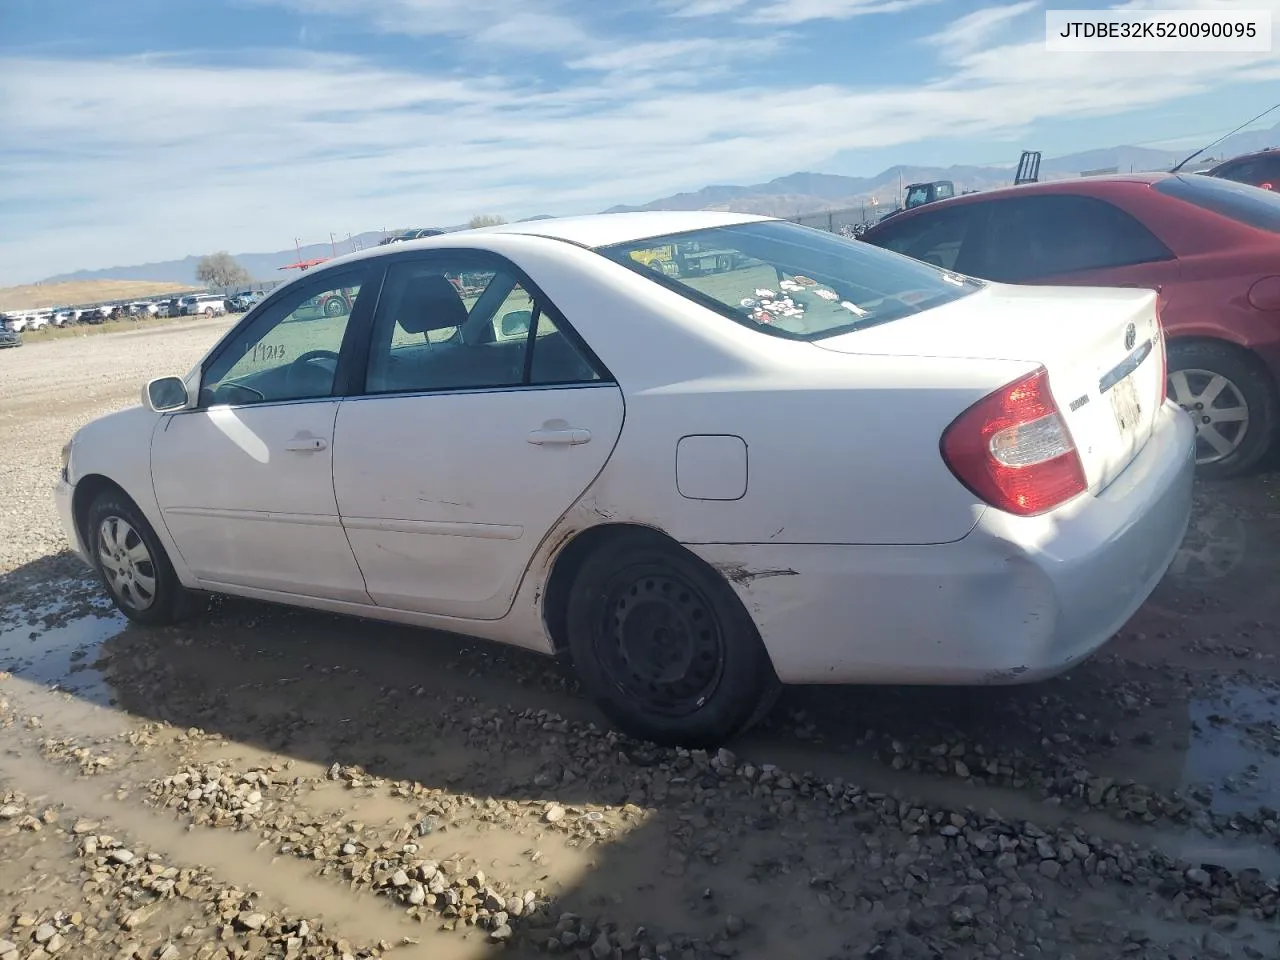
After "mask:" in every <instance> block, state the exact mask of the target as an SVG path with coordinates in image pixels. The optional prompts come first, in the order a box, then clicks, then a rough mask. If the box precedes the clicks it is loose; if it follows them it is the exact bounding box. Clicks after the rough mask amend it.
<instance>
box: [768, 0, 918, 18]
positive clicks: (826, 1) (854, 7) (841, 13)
mask: <svg viewBox="0 0 1280 960" xmlns="http://www.w3.org/2000/svg"><path fill="white" fill-rule="evenodd" d="M940 2H941V0H773V2H772V3H767V4H765V5H764V6H762V7H759V8H758V9H754V10H752V11H751V12H750V13H749V14H748V15H747V16H746V17H744V18H743V19H744V21H745V22H747V23H777V24H784V23H790V24H796V23H806V22H809V21H812V20H851V19H853V18H854V17H865V16H869V15H871V14H875V13H899V12H901V11H903V10H911V9H913V8H914V7H923V6H928V5H931V4H935V3H940Z"/></svg>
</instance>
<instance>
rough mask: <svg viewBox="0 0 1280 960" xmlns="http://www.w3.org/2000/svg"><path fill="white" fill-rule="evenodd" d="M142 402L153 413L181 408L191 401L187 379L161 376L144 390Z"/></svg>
mask: <svg viewBox="0 0 1280 960" xmlns="http://www.w3.org/2000/svg"><path fill="white" fill-rule="evenodd" d="M142 402H143V404H144V405H145V406H146V407H147V408H148V409H149V410H151V411H152V412H153V413H166V412H168V411H170V410H181V409H183V408H184V407H186V406H187V404H188V403H189V402H190V397H188V395H187V384H186V381H185V380H183V379H182V378H181V377H159V378H157V379H155V380H152V381H151V382H150V383H148V384H147V385H146V387H145V388H144V389H143V391H142Z"/></svg>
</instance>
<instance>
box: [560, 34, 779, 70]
mask: <svg viewBox="0 0 1280 960" xmlns="http://www.w3.org/2000/svg"><path fill="white" fill-rule="evenodd" d="M781 42H782V38H781V37H761V38H758V39H750V40H738V41H733V42H726V41H724V40H720V39H714V38H711V37H690V38H687V39H681V40H655V41H651V42H648V43H633V44H628V45H626V46H620V47H615V48H612V49H603V50H598V51H596V52H593V53H590V54H588V55H586V56H584V57H581V58H579V59H577V60H570V61H569V62H568V64H567V65H568V66H569V67H571V68H572V69H575V70H600V71H607V72H618V73H643V72H647V71H651V70H656V69H660V68H661V69H666V68H667V66H668V65H669V64H672V63H675V64H677V65H679V66H680V67H683V68H688V67H708V66H715V65H717V64H728V63H729V62H730V61H732V60H740V59H743V58H744V57H753V56H758V55H760V54H764V53H768V52H770V51H772V50H776V49H778V47H779V45H780V44H781Z"/></svg>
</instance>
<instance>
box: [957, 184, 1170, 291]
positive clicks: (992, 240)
mask: <svg viewBox="0 0 1280 960" xmlns="http://www.w3.org/2000/svg"><path fill="white" fill-rule="evenodd" d="M985 206H986V207H987V209H988V211H989V214H990V215H989V217H988V220H987V229H986V235H985V241H986V242H985V243H984V244H983V245H982V256H981V258H980V262H981V266H980V268H979V269H978V270H976V271H975V272H977V273H978V275H979V276H981V277H985V278H986V279H988V280H997V281H1002V282H1005V283H1021V282H1025V281H1031V280H1039V279H1041V278H1043V277H1052V276H1056V275H1059V274H1068V273H1078V272H1080V271H1084V270H1104V269H1108V268H1115V267H1127V266H1133V265H1135V264H1140V263H1153V262H1155V261H1159V260H1172V259H1173V253H1172V252H1171V251H1170V250H1169V248H1168V247H1166V246H1165V245H1164V244H1163V243H1161V242H1160V241H1159V240H1158V239H1157V238H1156V237H1155V235H1154V234H1152V233H1151V231H1150V230H1148V229H1147V228H1146V227H1144V226H1143V225H1142V224H1141V223H1139V222H1138V221H1137V220H1135V219H1134V218H1133V217H1131V216H1130V215H1129V214H1127V213H1125V212H1124V211H1123V210H1121V209H1120V208H1118V207H1116V206H1114V205H1113V204H1110V203H1107V202H1106V201H1105V200H1099V199H1097V198H1096V197H1083V196H1073V195H1068V194H1058V195H1040V196H1028V197H1018V198H1014V199H1008V200H994V201H992V202H991V203H989V204H985Z"/></svg>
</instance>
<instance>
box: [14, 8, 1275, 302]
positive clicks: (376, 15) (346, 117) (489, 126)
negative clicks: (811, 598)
mask: <svg viewBox="0 0 1280 960" xmlns="http://www.w3.org/2000/svg"><path fill="white" fill-rule="evenodd" d="M1218 5H1221V6H1222V7H1223V8H1224V9H1235V10H1239V9H1240V8H1241V7H1242V6H1246V5H1247V6H1248V7H1249V8H1250V9H1263V10H1270V11H1272V17H1273V21H1274V23H1275V24H1277V25H1280V0H1247V3H1244V2H1232V0H1226V2H1225V3H1224V2H1223V0H1133V2H1130V3H1125V4H1117V5H1116V6H1118V7H1142V8H1151V7H1155V8H1159V9H1174V8H1179V9H1181V8H1202V9H1203V8H1210V9H1212V8H1214V7H1215V6H1218ZM1104 6H1105V5H1103V4H1099V3H1096V2H1095V3H1092V4H1090V3H1071V2H1063V0H1051V7H1052V8H1053V9H1070V8H1102V7H1104ZM1044 10H1045V6H1044V5H1043V4H1041V3H1039V2H1037V0H1019V2H1014V3H1004V4H996V5H983V4H982V3H980V2H978V0H645V2H640V0H518V2H517V0H0V284H11V283H20V282H31V281H35V280H39V279H41V278H44V277H48V276H51V275H54V274H58V273H64V272H69V271H73V270H78V269H96V268H102V267H110V266H116V265H126V264H136V263H143V262H149V261H156V260H168V259H176V258H179V257H183V256H186V255H190V254H196V255H199V254H204V253H208V252H211V251H216V250H231V251H233V252H237V251H258V250H267V251H269V250H279V249H286V248H289V247H292V246H293V245H294V241H295V238H297V239H300V240H301V241H302V242H303V243H314V242H322V241H323V242H327V241H328V239H329V234H330V232H333V233H335V234H337V235H338V236H339V237H345V236H346V235H347V234H348V233H351V234H356V233H360V232H362V231H365V230H377V229H382V228H394V227H408V226H447V225H452V224H458V223H464V222H466V220H467V219H468V218H469V217H470V216H472V215H473V214H478V213H486V214H499V215H502V216H505V217H507V218H508V219H517V218H519V217H524V216H532V215H535V214H575V213H589V212H595V211H598V210H602V209H604V208H606V207H609V206H612V205H614V204H617V203H643V202H646V201H648V200H652V199H655V198H657V197H661V196H665V195H667V194H670V193H674V192H677V191H680V190H694V189H698V188H699V187H702V186H705V185H707V184H711V183H755V182H760V181H763V180H769V179H772V178H773V177H777V176H782V175H785V174H788V173H792V172H795V171H798V170H807V171H821V172H825V173H842V174H849V175H861V176H866V175H872V174H875V173H878V172H879V171H881V170H883V169H884V168H885V167H888V166H891V165H893V164H897V163H910V164H920V165H935V164H936V165H944V166H945V165H949V164H952V163H978V164H986V163H1002V164H1005V165H1012V164H1013V163H1015V162H1016V160H1017V157H1018V154H1019V152H1020V151H1021V150H1022V149H1024V148H1025V149H1038V150H1041V151H1043V152H1044V155H1045V156H1046V157H1052V156H1057V155H1061V154H1066V153H1072V152H1075V151H1078V150H1084V149H1091V148H1094V147H1107V146H1115V145H1118V144H1142V145H1149V146H1182V145H1183V144H1190V145H1191V146H1192V147H1194V146H1197V145H1199V143H1200V142H1202V141H1204V140H1206V139H1212V137H1214V136H1217V135H1219V134H1221V133H1225V132H1226V131H1227V130H1229V129H1231V128H1232V127H1234V126H1236V125H1238V124H1239V123H1243V122H1244V121H1245V120H1247V119H1249V118H1250V117H1252V116H1253V115H1255V114H1257V113H1260V112H1262V111H1263V110H1264V109H1266V108H1267V107H1268V106H1270V105H1271V104H1272V103H1274V102H1275V101H1276V100H1277V99H1280V97H1278V96H1277V92H1278V91H1280V42H1277V43H1276V44H1274V46H1273V50H1274V51H1275V52H1271V53H1186V52H1182V53H1127V54H1117V53H1109V54H1100V53H1048V52H1047V51H1046V50H1045V44H1044V36H1045V19H1044ZM1274 120H1275V116H1274V115H1272V117H1271V118H1270V122H1274Z"/></svg>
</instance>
